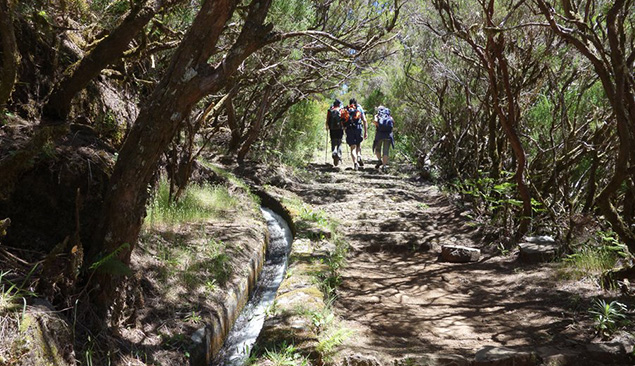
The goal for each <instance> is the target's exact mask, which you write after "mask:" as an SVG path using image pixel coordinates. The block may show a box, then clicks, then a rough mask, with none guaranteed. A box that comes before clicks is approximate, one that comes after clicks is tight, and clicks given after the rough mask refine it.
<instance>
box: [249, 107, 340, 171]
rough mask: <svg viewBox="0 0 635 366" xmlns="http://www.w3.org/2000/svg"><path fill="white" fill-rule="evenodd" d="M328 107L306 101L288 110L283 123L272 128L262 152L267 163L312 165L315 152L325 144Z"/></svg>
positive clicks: (263, 144) (280, 122) (261, 147)
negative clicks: (325, 123) (325, 116)
mask: <svg viewBox="0 0 635 366" xmlns="http://www.w3.org/2000/svg"><path fill="white" fill-rule="evenodd" d="M327 109H328V106H325V105H324V104H323V103H319V102H316V101H311V100H303V101H301V102H299V103H297V104H295V105H294V106H293V107H291V108H290V109H289V113H287V114H286V115H285V117H284V118H283V120H282V121H276V122H277V123H276V125H275V126H271V127H270V128H273V129H275V131H272V133H271V135H270V137H269V138H268V139H267V140H265V141H263V143H262V146H260V149H261V150H263V151H264V160H266V161H271V162H274V163H279V162H281V163H285V164H289V165H293V166H304V165H306V163H309V162H311V159H312V157H313V155H314V153H315V151H316V150H320V149H321V148H322V147H323V144H324V135H325V132H324V115H325V114H326V110H327Z"/></svg>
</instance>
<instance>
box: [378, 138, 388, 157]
mask: <svg viewBox="0 0 635 366" xmlns="http://www.w3.org/2000/svg"><path fill="white" fill-rule="evenodd" d="M390 144H391V141H390V139H381V140H377V141H375V155H377V154H378V153H381V156H388V151H390Z"/></svg>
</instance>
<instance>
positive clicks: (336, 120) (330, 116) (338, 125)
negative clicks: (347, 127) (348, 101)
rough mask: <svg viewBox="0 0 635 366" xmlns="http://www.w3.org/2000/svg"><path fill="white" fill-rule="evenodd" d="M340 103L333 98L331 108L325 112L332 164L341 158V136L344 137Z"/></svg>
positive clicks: (337, 162)
mask: <svg viewBox="0 0 635 366" xmlns="http://www.w3.org/2000/svg"><path fill="white" fill-rule="evenodd" d="M341 105H342V102H340V101H339V99H335V101H333V105H332V106H331V108H329V110H328V111H327V112H326V129H327V130H328V131H329V135H330V136H331V155H332V157H333V165H334V166H337V165H338V164H339V162H340V161H341V160H342V137H344V130H343V124H344V119H343V117H342V114H343V111H344V109H343V108H342V107H341Z"/></svg>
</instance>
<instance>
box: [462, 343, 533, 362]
mask: <svg viewBox="0 0 635 366" xmlns="http://www.w3.org/2000/svg"><path fill="white" fill-rule="evenodd" d="M539 363H540V361H539V358H538V356H537V355H536V354H534V353H531V352H523V351H516V350H513V349H511V348H505V347H491V346H488V347H485V348H482V349H480V350H479V351H478V352H476V356H475V357H474V363H473V365H474V366H536V365H538V364H539Z"/></svg>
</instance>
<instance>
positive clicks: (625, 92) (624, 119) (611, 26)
mask: <svg viewBox="0 0 635 366" xmlns="http://www.w3.org/2000/svg"><path fill="white" fill-rule="evenodd" d="M536 3H537V4H538V7H539V8H540V11H541V12H542V13H543V15H544V16H545V18H546V19H547V21H548V22H549V25H550V26H551V29H552V30H553V31H554V32H555V33H556V34H558V35H559V36H561V37H562V38H564V39H565V40H566V41H567V42H569V43H570V44H572V45H573V46H574V47H575V48H576V49H577V50H578V51H579V52H580V53H581V54H582V55H583V56H584V57H586V58H587V59H588V60H589V61H590V62H591V64H592V65H593V68H594V69H595V72H596V73H597V74H598V77H599V78H600V81H601V82H602V87H603V88H604V92H605V93H606V96H607V98H608V100H609V102H610V104H611V108H612V110H613V112H614V115H615V122H616V131H617V136H618V141H619V143H618V147H617V156H616V157H615V161H614V171H613V174H612V176H611V177H609V180H608V182H607V184H606V185H605V186H604V188H603V189H602V190H601V191H600V193H599V194H598V196H597V198H596V205H597V207H598V209H599V211H600V213H602V215H604V218H605V219H606V220H607V221H608V222H609V223H610V224H611V227H612V229H613V231H615V232H616V233H617V234H618V236H619V237H620V239H621V240H622V241H624V243H626V245H627V246H628V248H629V250H630V252H631V253H635V232H633V230H632V229H630V228H629V227H628V225H626V223H625V222H624V220H623V219H622V217H620V215H619V213H618V212H617V209H616V208H615V206H614V204H613V200H614V198H615V196H616V193H617V192H618V190H619V189H620V187H621V186H622V184H623V182H624V180H625V179H627V177H628V175H629V174H628V171H629V165H630V166H633V165H635V161H632V159H633V158H632V156H633V144H634V143H635V142H634V141H635V137H634V136H633V133H634V132H633V130H635V99H634V96H633V94H634V93H635V82H633V77H632V70H631V71H629V66H630V65H632V60H630V59H628V57H629V56H628V55H627V54H626V52H625V49H624V47H625V45H624V42H623V35H624V20H625V19H627V17H626V16H624V15H623V14H620V13H621V12H628V11H632V10H631V9H630V8H628V7H627V6H625V5H627V4H630V2H627V1H625V0H616V1H615V2H614V3H613V4H612V5H611V7H610V9H609V10H608V12H607V14H606V27H607V29H606V32H605V33H603V34H602V35H605V36H606V39H607V40H608V52H607V51H606V50H605V49H604V48H603V45H599V46H600V47H599V48H598V45H597V44H594V43H589V42H587V39H588V37H589V34H585V32H587V33H592V32H593V31H595V28H596V26H595V24H594V25H593V26H591V27H589V26H588V25H587V24H585V23H583V22H580V21H579V19H578V18H577V14H572V13H570V12H569V13H567V14H565V15H560V16H564V17H565V18H567V19H568V20H569V21H570V22H571V23H572V24H575V25H576V26H577V27H578V29H577V32H573V31H571V30H570V29H569V28H567V27H562V26H560V25H559V24H558V23H557V21H556V19H560V16H555V15H554V13H553V11H554V10H553V7H551V5H548V4H547V3H545V1H544V0H537V2H536ZM579 34H580V35H579ZM593 36H594V37H595V38H596V39H598V40H599V39H601V38H600V37H599V36H598V34H593ZM577 37H580V38H577ZM631 57H632V56H631ZM630 67H632V66H630ZM629 163H630V164H629Z"/></svg>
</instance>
